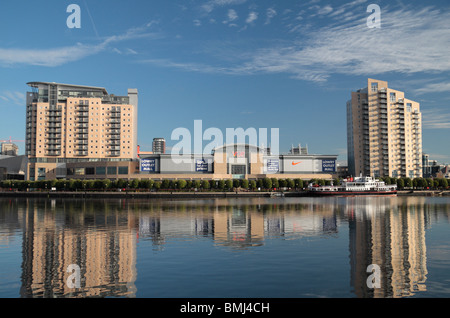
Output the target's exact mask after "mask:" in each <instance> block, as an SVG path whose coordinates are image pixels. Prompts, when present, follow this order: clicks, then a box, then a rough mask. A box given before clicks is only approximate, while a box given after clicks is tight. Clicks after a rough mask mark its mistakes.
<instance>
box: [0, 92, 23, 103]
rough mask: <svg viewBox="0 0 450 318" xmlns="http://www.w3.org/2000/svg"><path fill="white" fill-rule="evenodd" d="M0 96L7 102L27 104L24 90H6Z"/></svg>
mask: <svg viewBox="0 0 450 318" xmlns="http://www.w3.org/2000/svg"><path fill="white" fill-rule="evenodd" d="M0 98H1V99H2V100H4V101H5V102H8V103H12V104H15V105H18V106H24V105H25V94H24V93H22V92H14V91H4V92H3V93H2V95H0Z"/></svg>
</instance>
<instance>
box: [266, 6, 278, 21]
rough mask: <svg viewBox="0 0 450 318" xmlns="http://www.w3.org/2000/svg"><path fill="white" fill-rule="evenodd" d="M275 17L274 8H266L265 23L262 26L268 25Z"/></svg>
mask: <svg viewBox="0 0 450 318" xmlns="http://www.w3.org/2000/svg"><path fill="white" fill-rule="evenodd" d="M276 15H277V11H276V10H275V9H274V8H268V9H267V11H266V22H265V23H264V24H270V21H271V20H272V19H273V18H274V17H275V16H276Z"/></svg>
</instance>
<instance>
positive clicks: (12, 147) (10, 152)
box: [0, 142, 19, 156]
mask: <svg viewBox="0 0 450 318" xmlns="http://www.w3.org/2000/svg"><path fill="white" fill-rule="evenodd" d="M18 153H19V147H18V146H17V145H16V144H13V143H10V142H4V143H2V147H1V153H0V154H1V155H4V156H17V155H18Z"/></svg>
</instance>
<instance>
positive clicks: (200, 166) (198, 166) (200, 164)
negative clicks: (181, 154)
mask: <svg viewBox="0 0 450 318" xmlns="http://www.w3.org/2000/svg"><path fill="white" fill-rule="evenodd" d="M195 171H208V163H207V162H206V160H205V159H199V160H197V161H196V163H195Z"/></svg>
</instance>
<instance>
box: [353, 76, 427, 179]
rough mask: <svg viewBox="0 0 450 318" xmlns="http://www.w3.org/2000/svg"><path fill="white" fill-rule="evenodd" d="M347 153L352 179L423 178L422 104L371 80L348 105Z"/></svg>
mask: <svg viewBox="0 0 450 318" xmlns="http://www.w3.org/2000/svg"><path fill="white" fill-rule="evenodd" d="M347 150H348V169H349V174H350V175H351V176H359V175H363V176H373V177H385V176H389V177H397V178H399V177H409V178H415V177H422V115H421V112H420V104H419V103H417V102H414V101H412V100H409V99H406V98H405V93H404V92H401V91H398V90H394V89H392V88H389V87H388V83H387V82H384V81H378V80H374V79H368V81H367V87H366V88H363V89H359V90H357V91H356V92H352V94H351V100H349V101H348V102H347Z"/></svg>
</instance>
